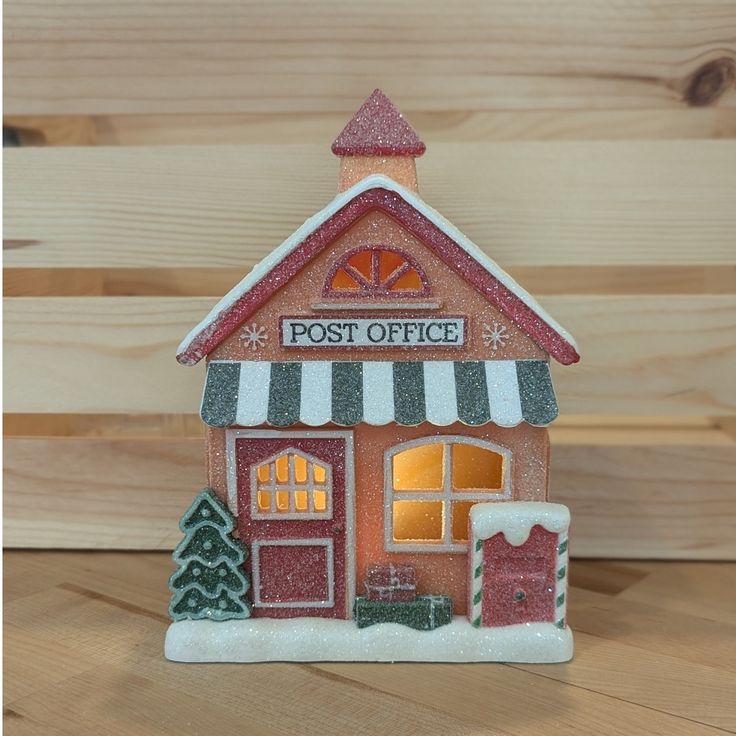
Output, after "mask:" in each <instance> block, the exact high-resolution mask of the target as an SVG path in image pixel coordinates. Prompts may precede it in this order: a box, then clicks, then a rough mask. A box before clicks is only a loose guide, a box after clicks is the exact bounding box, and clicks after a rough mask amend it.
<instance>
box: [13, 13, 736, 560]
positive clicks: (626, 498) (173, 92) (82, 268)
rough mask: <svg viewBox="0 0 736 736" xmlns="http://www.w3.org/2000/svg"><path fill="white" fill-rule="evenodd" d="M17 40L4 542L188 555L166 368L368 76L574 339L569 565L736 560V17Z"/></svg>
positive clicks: (565, 436) (566, 476) (30, 17)
mask: <svg viewBox="0 0 736 736" xmlns="http://www.w3.org/2000/svg"><path fill="white" fill-rule="evenodd" d="M5 24H6V44H5V59H6V88H5V114H6V121H7V122H8V123H9V124H11V125H14V126H16V128H17V129H18V130H19V134H20V138H21V141H22V142H23V143H24V144H26V147H23V148H21V149H19V150H6V169H5V181H6V195H5V196H6V200H5V202H6V217H5V241H4V249H5V250H4V253H5V261H4V265H5V270H4V276H5V297H6V298H5V301H4V306H5V312H6V315H5V333H6V360H5V411H6V412H8V414H7V416H6V421H5V434H6V441H5V451H6V470H5V481H6V483H5V499H4V503H5V539H6V544H8V545H10V546H17V547H25V548H31V547H44V548H50V547H84V548H102V549H167V548H170V547H171V546H173V544H174V543H175V542H176V541H177V539H178V530H177V527H176V522H177V520H178V517H179V515H180V513H181V511H182V509H183V508H184V507H185V506H186V505H187V503H188V501H189V499H190V498H191V496H192V494H193V493H194V491H196V490H197V488H198V487H199V484H200V483H202V482H203V470H204V469H203V465H202V464H201V462H200V460H201V451H202V439H201V428H200V426H199V423H198V420H197V418H196V416H195V415H194V413H195V412H196V410H197V406H198V403H199V396H200V391H201V381H202V372H201V370H200V369H184V368H181V367H180V366H178V365H177V364H176V363H175V362H174V360H173V348H174V347H175V345H176V343H177V342H178V341H179V339H180V338H181V337H182V336H183V334H185V333H186V332H187V331H188V330H189V328H190V327H191V326H192V324H194V323H195V322H196V321H198V320H199V318H200V317H201V315H202V314H203V313H204V312H205V311H206V310H207V309H208V308H209V306H210V305H211V304H212V303H213V301H214V299H215V298H216V297H219V296H220V295H222V294H223V293H224V292H225V291H226V290H227V289H229V288H230V286H231V285H232V284H233V283H235V282H236V281H237V280H239V279H240V278H241V277H242V275H244V273H245V272H247V271H248V270H249V269H250V268H251V267H252V266H253V264H254V263H255V262H257V260H259V259H260V258H261V257H263V256H264V255H265V254H266V253H267V252H268V251H270V250H271V249H272V248H273V247H275V246H276V245H277V244H278V243H279V242H280V241H281V240H282V239H283V238H284V237H286V236H287V235H288V234H289V233H290V232H291V231H292V230H293V229H294V228H296V227H297V226H298V225H299V224H301V222H302V221H303V220H304V219H305V218H306V217H308V216H309V215H311V214H312V213H313V212H314V211H315V210H316V209H318V208H319V207H321V206H322V205H323V204H324V203H325V202H327V201H328V200H329V199H330V198H331V197H332V195H333V193H334V190H335V181H336V169H337V166H336V161H335V160H334V159H333V158H332V157H331V155H330V153H329V143H330V142H331V140H332V138H333V137H334V136H335V134H336V133H337V132H338V131H339V130H340V128H341V127H342V125H343V124H344V123H345V122H346V120H347V119H348V118H349V117H350V115H351V114H352V112H353V111H354V110H355V109H356V108H357V106H358V105H359V104H360V103H361V102H362V100H363V99H364V98H365V97H366V96H367V94H368V93H369V92H370V91H371V90H372V89H373V88H374V87H376V86H380V87H382V88H383V89H384V90H385V91H386V92H387V93H388V94H389V95H390V96H391V97H392V98H393V99H394V100H395V102H396V103H397V104H398V106H399V107H400V108H401V109H402V111H403V112H404V113H406V114H407V116H408V117H409V118H410V120H411V121H412V123H414V124H415V126H416V127H417V129H418V130H419V132H420V134H421V135H422V136H423V138H424V139H425V141H426V143H427V144H428V152H427V154H426V155H425V156H424V157H423V158H422V159H421V160H420V161H419V176H420V186H421V191H422V195H423V196H424V197H425V198H426V199H427V201H428V202H429V203H430V204H432V205H433V206H435V207H436V208H438V209H439V210H440V211H441V212H442V213H443V214H444V215H446V216H447V217H448V218H449V219H451V220H452V221H453V222H454V223H455V224H457V225H458V226H459V227H460V228H461V229H462V230H463V231H465V232H466V233H467V234H468V235H469V236H470V237H471V238H472V239H473V240H475V241H476V242H477V243H478V244H479V245H480V246H481V247H482V248H483V249H484V250H486V252H488V253H489V254H491V255H492V257H493V258H495V259H496V260H498V262H499V263H500V264H501V265H502V266H503V267H504V268H506V269H508V270H509V271H510V272H511V274H512V275H513V276H514V277H516V278H518V279H519V280H520V281H521V282H522V284H523V285H524V286H526V287H527V288H528V289H530V290H531V291H532V292H533V293H535V295H539V297H540V300H541V301H542V302H543V303H544V304H545V306H547V307H548V308H549V309H550V310H551V311H552V313H553V314H554V315H555V316H556V317H557V318H559V320H560V321H561V322H562V323H563V324H565V325H566V326H569V328H570V329H571V331H572V332H573V334H575V335H576V337H577V338H578V340H579V342H580V344H581V349H582V352H583V357H584V361H583V363H582V364H581V365H579V366H576V367H573V368H568V369H561V370H557V369H556V375H555V380H556V385H557V386H558V391H559V398H560V403H561V406H562V408H563V411H564V412H565V415H564V416H563V418H562V420H561V421H560V422H559V424H558V425H556V426H555V427H554V429H553V442H554V443H555V444H554V454H553V481H552V483H553V485H552V490H553V494H554V496H555V498H557V499H558V500H561V501H563V502H566V503H569V504H570V506H571V508H572V511H573V515H574V519H575V539H576V542H575V546H574V547H573V553H574V554H576V555H579V556H580V555H585V556H592V557H596V556H598V557H619V558H626V557H650V558H657V557H661V558H670V559H672V558H690V559H701V560H702V559H736V543H735V542H734V539H733V534H732V532H731V531H730V529H729V528H728V523H727V522H728V520H729V519H731V518H733V515H734V513H736V482H734V480H733V478H734V476H735V474H734V469H735V466H736V419H734V417H736V381H734V380H733V376H734V375H736V235H735V233H736V206H734V202H735V201H736V140H734V139H735V138H736V42H735V41H734V39H735V38H736V12H734V7H733V4H732V3H731V2H727V3H723V2H718V1H717V0H703V2H699V3H697V4H695V3H693V2H686V1H685V0H678V1H677V2H664V0H642V2H640V3H634V4H631V3H630V4H621V3H609V2H601V3H589V2H586V0H564V1H563V2H559V3H547V4H539V3H537V2H533V1H532V0H521V1H520V2H516V3H508V2H502V1H501V0H489V1H488V2H483V3H481V2H461V3H455V4H451V5H447V4H446V3H445V4H442V3H439V2H438V1H437V0H429V1H428V2H422V3H419V2H418V0H411V1H409V0H405V1H404V2H393V3H372V4H370V5H366V4H364V3H340V4H339V5H336V4H334V3H329V2H315V3H310V4H309V5H308V6H307V5H297V4H295V3H293V2H290V1H289V0H283V1H279V2H269V3H250V2H245V3H238V4H236V5H233V4H232V3H230V2H225V0H215V1H213V2H211V3H206V4H200V5H197V4H191V3H183V2H182V1H181V0H165V1H164V0H157V2H155V3H144V4H140V3H132V2H129V1H128V0H122V2H113V1H112V0H104V1H103V2H96V3H92V4H86V5H74V4H68V3H67V4H58V3H55V2H52V1H51V0H39V1H38V2H36V3H33V4H29V3H26V2H22V1H21V0H10V1H9V2H8V3H6V6H5ZM336 60H337V61H336ZM69 146H72V147H69ZM39 458H42V461H41V460H39Z"/></svg>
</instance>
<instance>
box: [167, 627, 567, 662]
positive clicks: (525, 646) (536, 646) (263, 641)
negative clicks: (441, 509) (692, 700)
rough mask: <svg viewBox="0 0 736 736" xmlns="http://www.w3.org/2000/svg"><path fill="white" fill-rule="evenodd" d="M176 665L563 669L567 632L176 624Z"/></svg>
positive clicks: (170, 647)
mask: <svg viewBox="0 0 736 736" xmlns="http://www.w3.org/2000/svg"><path fill="white" fill-rule="evenodd" d="M166 656H167V658H168V659H173V660H174V661H177V662H268V661H271V662H273V661H276V662H325V661H330V662H566V661H567V660H569V659H570V658H571V657H572V632H571V631H570V629H569V628H567V627H564V628H558V627H557V626H555V625H554V624H550V623H541V624H540V623H536V624H518V625H516V626H503V627H500V628H479V629H478V628H475V627H474V626H472V625H471V624H470V623H469V622H468V621H467V620H466V619H465V618H464V617H460V616H455V618H453V620H452V621H451V622H450V623H449V624H447V626H440V627H439V628H437V629H435V630H434V631H415V630H414V629H409V628H407V627H406V626H402V625H401V624H376V625H375V626H368V627H367V628H365V629H359V628H358V627H357V626H356V625H355V622H354V621H338V620H334V619H324V618H302V619H287V620H282V621H279V620H276V619H267V618H262V619H250V620H248V621H226V622H224V623H216V622H212V621H178V622H177V623H174V624H172V625H171V626H169V630H168V631H167V632H166Z"/></svg>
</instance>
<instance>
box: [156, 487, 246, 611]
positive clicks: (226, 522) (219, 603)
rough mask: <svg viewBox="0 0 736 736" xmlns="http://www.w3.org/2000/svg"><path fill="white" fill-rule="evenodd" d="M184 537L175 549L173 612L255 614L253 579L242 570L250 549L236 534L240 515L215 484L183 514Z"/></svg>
mask: <svg viewBox="0 0 736 736" xmlns="http://www.w3.org/2000/svg"><path fill="white" fill-rule="evenodd" d="M179 528H180V529H181V530H182V532H184V539H182V541H181V542H180V543H179V544H178V546H177V548H176V549H175V550H174V562H176V563H177V564H178V565H179V569H178V570H177V571H176V572H175V573H174V574H173V575H172V576H171V578H169V589H170V590H171V592H172V594H173V595H172V598H171V603H170V604H169V615H170V616H171V618H172V619H173V620H174V621H180V620H182V619H185V618H189V619H200V618H208V619H211V620H213V621H225V620H227V619H231V618H249V617H250V604H249V603H248V601H247V600H246V599H245V597H244V596H245V594H246V593H247V591H248V588H249V587H250V581H249V580H248V577H247V575H246V574H245V573H244V572H243V570H242V565H243V562H244V561H245V559H246V557H247V555H248V551H247V549H246V547H245V545H244V544H243V543H242V542H240V541H239V540H237V539H234V538H233V536H232V532H233V529H235V519H234V518H233V515H232V514H231V513H230V511H229V510H228V509H227V507H226V506H225V504H223V503H222V501H220V499H219V498H217V496H216V495H215V493H214V491H212V490H211V489H210V488H205V489H204V490H203V491H201V493H200V494H199V495H198V496H197V497H196V498H195V499H194V501H193V503H192V505H191V506H190V507H189V509H188V510H187V512H186V513H185V514H184V516H182V519H181V521H180V522H179Z"/></svg>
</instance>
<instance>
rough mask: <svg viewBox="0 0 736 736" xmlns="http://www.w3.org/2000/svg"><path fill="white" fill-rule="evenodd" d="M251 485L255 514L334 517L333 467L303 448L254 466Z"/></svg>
mask: <svg viewBox="0 0 736 736" xmlns="http://www.w3.org/2000/svg"><path fill="white" fill-rule="evenodd" d="M250 487H251V489H252V491H251V516H252V517H253V518H265V517H267V518H279V519H284V518H286V519H288V518H292V519H304V518H315V519H330V518H332V472H331V468H330V466H329V465H328V464H327V463H323V462H321V461H320V460H318V459H317V458H314V457H312V456H311V455H307V454H306V453H303V452H301V451H300V450H296V449H293V448H291V449H288V450H285V451H284V452H281V453H279V454H278V455H275V456H274V457H272V458H270V459H269V460H266V461H265V462H263V463H261V464H260V465H256V466H254V467H253V469H252V470H251V484H250Z"/></svg>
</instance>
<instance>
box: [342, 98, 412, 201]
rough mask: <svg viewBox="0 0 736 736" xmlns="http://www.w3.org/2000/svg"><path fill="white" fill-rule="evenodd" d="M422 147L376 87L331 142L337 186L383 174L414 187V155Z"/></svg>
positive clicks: (348, 184)
mask: <svg viewBox="0 0 736 736" xmlns="http://www.w3.org/2000/svg"><path fill="white" fill-rule="evenodd" d="M424 150H425V145H424V143H422V141H421V140H420V139H419V136H418V135H417V134H416V131H415V130H414V128H412V127H411V125H409V123H408V122H407V121H406V119H405V118H404V116H403V115H402V114H401V113H400V112H399V111H398V110H397V109H396V107H395V106H394V104H393V103H392V102H391V100H389V98H388V97H386V95H385V94H383V92H381V90H380V89H376V90H374V91H373V94H371V96H370V97H369V98H368V99H367V100H366V101H365V102H364V103H363V104H362V105H361V106H360V109H359V110H358V112H356V113H355V115H353V117H352V119H351V120H350V122H349V123H348V124H347V125H346V126H345V127H344V128H343V130H342V132H341V133H340V135H339V136H337V138H336V139H335V142H334V143H333V144H332V152H333V153H334V154H335V155H336V156H340V158H341V162H340V178H339V183H338V190H339V191H343V190H345V189H348V188H349V187H351V186H352V185H353V184H355V183H357V182H358V181H360V180H361V179H364V178H365V177H366V176H370V175H371V174H385V175H386V176H389V177H391V178H392V179H393V180H394V181H396V182H398V183H399V184H401V185H402V186H405V187H407V188H408V189H413V190H416V188H417V170H416V165H415V163H414V159H415V158H416V157H417V156H421V155H422V154H423V153H424Z"/></svg>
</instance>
